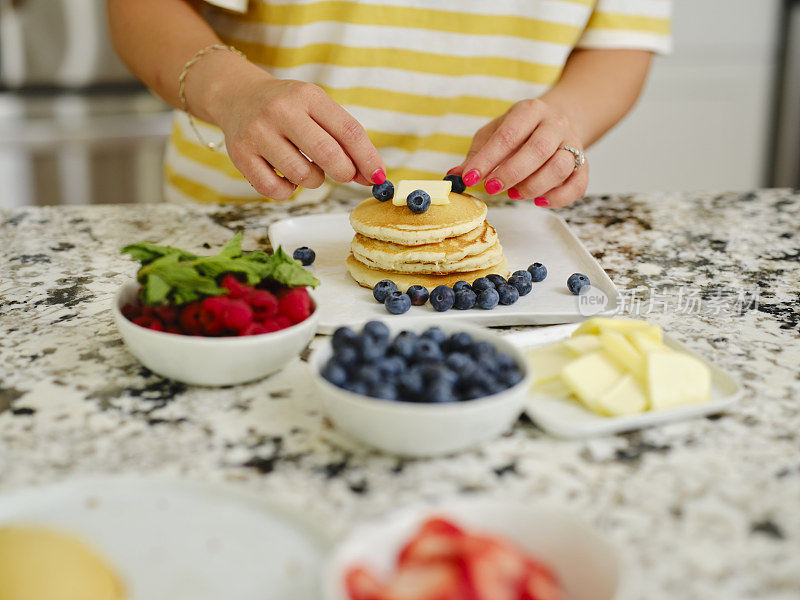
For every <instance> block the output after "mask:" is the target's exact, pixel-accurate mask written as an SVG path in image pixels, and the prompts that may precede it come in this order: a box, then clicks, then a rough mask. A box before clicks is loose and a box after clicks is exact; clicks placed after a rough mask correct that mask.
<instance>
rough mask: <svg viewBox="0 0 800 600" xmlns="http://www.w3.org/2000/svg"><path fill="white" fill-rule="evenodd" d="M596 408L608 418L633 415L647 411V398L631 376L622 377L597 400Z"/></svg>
mask: <svg viewBox="0 0 800 600" xmlns="http://www.w3.org/2000/svg"><path fill="white" fill-rule="evenodd" d="M597 408H598V409H599V410H600V412H601V413H603V414H604V415H606V416H609V417H619V416H622V415H635V414H637V413H640V412H644V411H645V410H646V409H647V396H645V395H644V392H643V391H642V388H641V387H640V386H639V384H638V383H636V380H635V379H634V378H633V377H632V376H631V375H623V376H622V378H621V379H619V380H618V381H617V383H615V384H614V385H613V386H611V388H610V389H609V390H608V391H607V392H606V393H605V394H603V395H602V396H600V397H599V398H598V399H597Z"/></svg>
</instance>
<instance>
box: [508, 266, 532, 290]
mask: <svg viewBox="0 0 800 600" xmlns="http://www.w3.org/2000/svg"><path fill="white" fill-rule="evenodd" d="M521 272H522V273H527V271H521ZM517 273H520V271H517ZM508 285H511V286H514V288H515V289H516V290H517V292H518V293H519V295H520V296H527V295H528V294H530V293H531V290H532V289H533V283H531V276H530V274H529V275H528V276H527V277H526V276H524V275H512V276H511V277H509V278H508Z"/></svg>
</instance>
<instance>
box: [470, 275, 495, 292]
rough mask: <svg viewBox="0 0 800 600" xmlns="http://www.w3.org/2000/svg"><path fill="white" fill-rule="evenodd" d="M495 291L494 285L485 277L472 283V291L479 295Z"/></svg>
mask: <svg viewBox="0 0 800 600" xmlns="http://www.w3.org/2000/svg"><path fill="white" fill-rule="evenodd" d="M488 289H495V287H494V284H493V283H492V282H491V281H489V279H487V278H486V277H478V278H477V279H476V280H475V281H473V282H472V291H473V292H475V293H476V294H480V293H481V292H482V291H484V290H488Z"/></svg>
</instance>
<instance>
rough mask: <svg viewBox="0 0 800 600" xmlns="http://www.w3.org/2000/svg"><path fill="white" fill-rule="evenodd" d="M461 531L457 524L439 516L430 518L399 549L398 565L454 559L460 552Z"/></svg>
mask: <svg viewBox="0 0 800 600" xmlns="http://www.w3.org/2000/svg"><path fill="white" fill-rule="evenodd" d="M462 537H463V531H462V530H461V528H459V527H458V526H457V525H455V524H453V523H451V522H450V521H447V520H446V519H443V518H440V517H434V518H430V519H428V520H427V521H425V522H424V523H423V524H422V526H421V527H420V530H419V533H417V535H416V536H414V537H413V538H412V539H411V540H410V541H409V542H408V543H407V544H406V545H405V546H404V547H403V549H402V550H401V551H400V555H399V556H398V558H397V563H398V564H399V565H401V566H402V565H404V564H410V563H426V562H432V561H439V560H456V559H458V558H459V556H460V554H461V544H460V541H461V538H462Z"/></svg>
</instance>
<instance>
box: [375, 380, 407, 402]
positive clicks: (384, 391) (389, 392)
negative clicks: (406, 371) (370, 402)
mask: <svg viewBox="0 0 800 600" xmlns="http://www.w3.org/2000/svg"><path fill="white" fill-rule="evenodd" d="M369 395H370V396H372V397H373V398H380V399H381V400H397V399H398V397H399V395H400V394H399V393H398V391H397V388H396V387H395V386H394V384H392V383H389V382H388V381H381V382H378V383H376V384H373V385H371V386H369Z"/></svg>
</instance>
